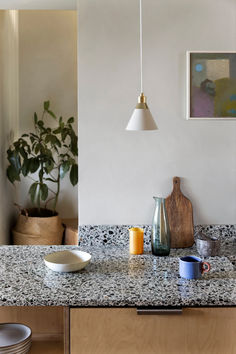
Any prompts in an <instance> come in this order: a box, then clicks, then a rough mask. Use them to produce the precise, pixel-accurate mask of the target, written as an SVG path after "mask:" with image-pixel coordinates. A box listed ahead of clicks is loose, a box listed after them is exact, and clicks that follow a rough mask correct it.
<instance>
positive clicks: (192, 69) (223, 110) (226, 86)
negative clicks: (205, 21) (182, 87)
mask: <svg viewBox="0 0 236 354" xmlns="http://www.w3.org/2000/svg"><path fill="white" fill-rule="evenodd" d="M187 119H195V120H197V119H209V120H210V119H221V120H232V119H236V52H187Z"/></svg>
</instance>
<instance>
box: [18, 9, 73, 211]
mask: <svg viewBox="0 0 236 354" xmlns="http://www.w3.org/2000/svg"><path fill="white" fill-rule="evenodd" d="M19 92H20V99H19V125H20V134H22V133H25V132H28V131H29V129H31V128H32V127H33V124H32V122H33V120H32V117H33V113H34V112H35V111H36V112H38V113H39V114H40V113H41V112H42V107H43V102H44V101H46V100H48V99H49V100H50V101H51V109H52V110H53V111H54V112H55V113H56V114H57V115H58V116H60V115H62V116H63V117H64V118H69V117H71V116H74V117H75V120H76V121H77V15H76V11H40V10H37V11H34V10H32V11H31V10H27V11H24V10H23V11H19ZM49 119H50V118H49ZM76 129H77V128H76V127H75V130H76ZM31 183H32V182H31V181H29V180H27V181H26V180H24V181H23V183H21V184H20V186H19V190H20V198H19V203H20V204H21V205H27V203H29V197H28V189H29V186H30V184H31ZM77 205H78V187H77V186H76V187H73V186H72V185H71V184H70V181H69V178H68V177H66V178H65V179H63V180H62V184H61V193H60V196H59V204H58V207H57V210H58V211H59V213H60V215H61V216H62V217H64V218H73V217H77V215H78V208H77Z"/></svg>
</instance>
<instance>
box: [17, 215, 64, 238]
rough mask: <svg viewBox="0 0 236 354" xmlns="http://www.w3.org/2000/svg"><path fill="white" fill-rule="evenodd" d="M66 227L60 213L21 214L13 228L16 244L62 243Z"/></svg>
mask: <svg viewBox="0 0 236 354" xmlns="http://www.w3.org/2000/svg"><path fill="white" fill-rule="evenodd" d="M63 231H64V228H63V226H62V222H61V219H60V218H59V216H58V215H55V216H50V217H41V218H40V217H30V216H26V215H23V214H20V215H19V217H18V220H17V223H16V225H15V227H14V229H13V230H12V234H13V243H14V245H61V244H62V237H63Z"/></svg>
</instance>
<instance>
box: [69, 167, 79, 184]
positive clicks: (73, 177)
mask: <svg viewBox="0 0 236 354" xmlns="http://www.w3.org/2000/svg"><path fill="white" fill-rule="evenodd" d="M70 181H71V184H72V186H75V185H76V184H77V183H78V165H77V164H74V165H72V167H71V170H70Z"/></svg>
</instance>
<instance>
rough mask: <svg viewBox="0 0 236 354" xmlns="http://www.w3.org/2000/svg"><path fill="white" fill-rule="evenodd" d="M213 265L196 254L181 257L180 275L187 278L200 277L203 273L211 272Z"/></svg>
mask: <svg viewBox="0 0 236 354" xmlns="http://www.w3.org/2000/svg"><path fill="white" fill-rule="evenodd" d="M210 269H211V266H210V264H209V263H207V262H203V261H202V260H201V259H200V258H198V257H195V256H186V257H181V258H180V259H179V275H180V276H181V277H182V278H185V279H199V278H201V276H202V273H206V272H209V270H210Z"/></svg>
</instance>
